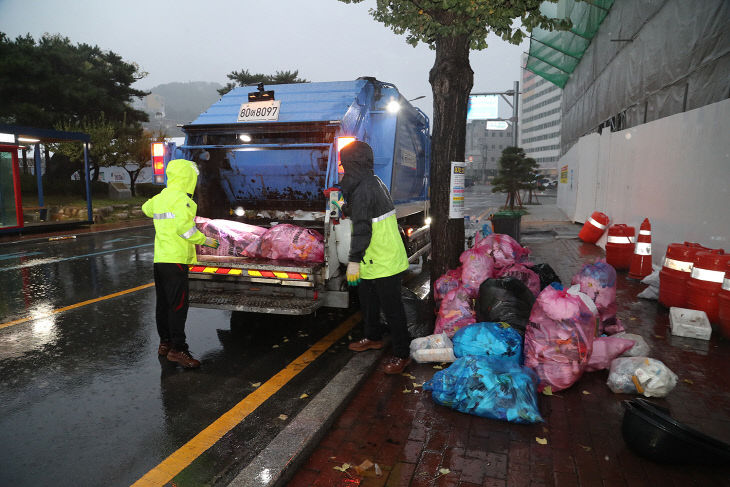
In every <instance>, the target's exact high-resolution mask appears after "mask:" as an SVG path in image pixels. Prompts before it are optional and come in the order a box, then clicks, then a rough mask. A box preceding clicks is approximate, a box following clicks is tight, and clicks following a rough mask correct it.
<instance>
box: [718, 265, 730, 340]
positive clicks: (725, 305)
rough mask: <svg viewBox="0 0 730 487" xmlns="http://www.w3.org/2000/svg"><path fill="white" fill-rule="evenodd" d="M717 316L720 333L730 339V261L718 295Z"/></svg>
mask: <svg viewBox="0 0 730 487" xmlns="http://www.w3.org/2000/svg"><path fill="white" fill-rule="evenodd" d="M717 314H718V318H719V321H720V331H721V332H722V334H723V335H725V337H727V338H730V260H728V262H727V265H726V266H725V278H724V279H723V281H722V287H721V288H720V291H719V292H718V293H717Z"/></svg>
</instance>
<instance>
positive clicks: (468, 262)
mask: <svg viewBox="0 0 730 487" xmlns="http://www.w3.org/2000/svg"><path fill="white" fill-rule="evenodd" d="M459 261H461V264H462V266H461V269H462V270H461V284H462V285H463V286H464V289H466V291H467V292H468V293H469V296H471V297H472V298H476V297H477V295H478V294H479V286H480V285H481V283H482V282H484V281H486V280H487V279H489V278H491V277H494V260H493V259H492V257H490V256H489V255H487V254H485V253H483V252H480V251H478V250H476V249H469V250H465V251H464V252H462V253H461V256H460V257H459Z"/></svg>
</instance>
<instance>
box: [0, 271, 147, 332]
mask: <svg viewBox="0 0 730 487" xmlns="http://www.w3.org/2000/svg"><path fill="white" fill-rule="evenodd" d="M154 285H155V283H154V282H150V283H147V284H143V285H141V286H137V287H133V288H131V289H125V290H124V291H119V292H118V293H113V294H107V295H106V296H101V297H100V298H94V299H89V300H88V301H81V302H80V303H76V304H72V305H70V306H64V307H63V308H58V309H54V310H53V311H49V312H48V313H43V314H41V315H38V316H29V317H28V318H21V319H19V320H15V321H8V322H7V323H2V324H0V330H2V329H3V328H7V327H9V326H13V325H19V324H21V323H26V322H28V321H34V320H40V319H42V318H48V317H49V316H52V315H55V314H56V313H61V312H63V311H68V310H71V309H75V308H80V307H81V306H86V305H87V304H93V303H98V302H99V301H104V300H105V299H111V298H116V297H117V296H123V295H125V294H129V293H133V292H135V291H140V290H142V289H147V288H148V287H152V286H154Z"/></svg>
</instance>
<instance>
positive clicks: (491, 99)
mask: <svg viewBox="0 0 730 487" xmlns="http://www.w3.org/2000/svg"><path fill="white" fill-rule="evenodd" d="M498 113H499V99H497V95H469V104H468V105H467V108H466V119H467V120H486V119H489V118H497V116H498Z"/></svg>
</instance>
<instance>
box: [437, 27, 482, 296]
mask: <svg viewBox="0 0 730 487" xmlns="http://www.w3.org/2000/svg"><path fill="white" fill-rule="evenodd" d="M428 80H429V82H430V83H431V87H432V90H433V136H432V145H431V147H432V151H431V194H430V197H431V218H432V220H433V223H432V225H431V258H432V262H431V283H432V284H433V282H434V281H435V280H436V278H438V277H439V276H441V275H442V274H443V273H444V272H446V271H447V270H448V269H455V268H456V267H458V265H459V255H461V252H462V251H463V250H464V219H463V218H460V219H449V185H450V181H451V162H452V161H463V160H464V144H465V141H466V109H467V102H468V100H469V93H470V92H471V88H472V86H473V84H474V72H473V71H472V70H471V66H470V65H469V38H468V36H466V35H460V36H454V37H441V38H438V39H437V40H436V61H435V62H434V65H433V68H431V72H430V73H429V79H428Z"/></svg>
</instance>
